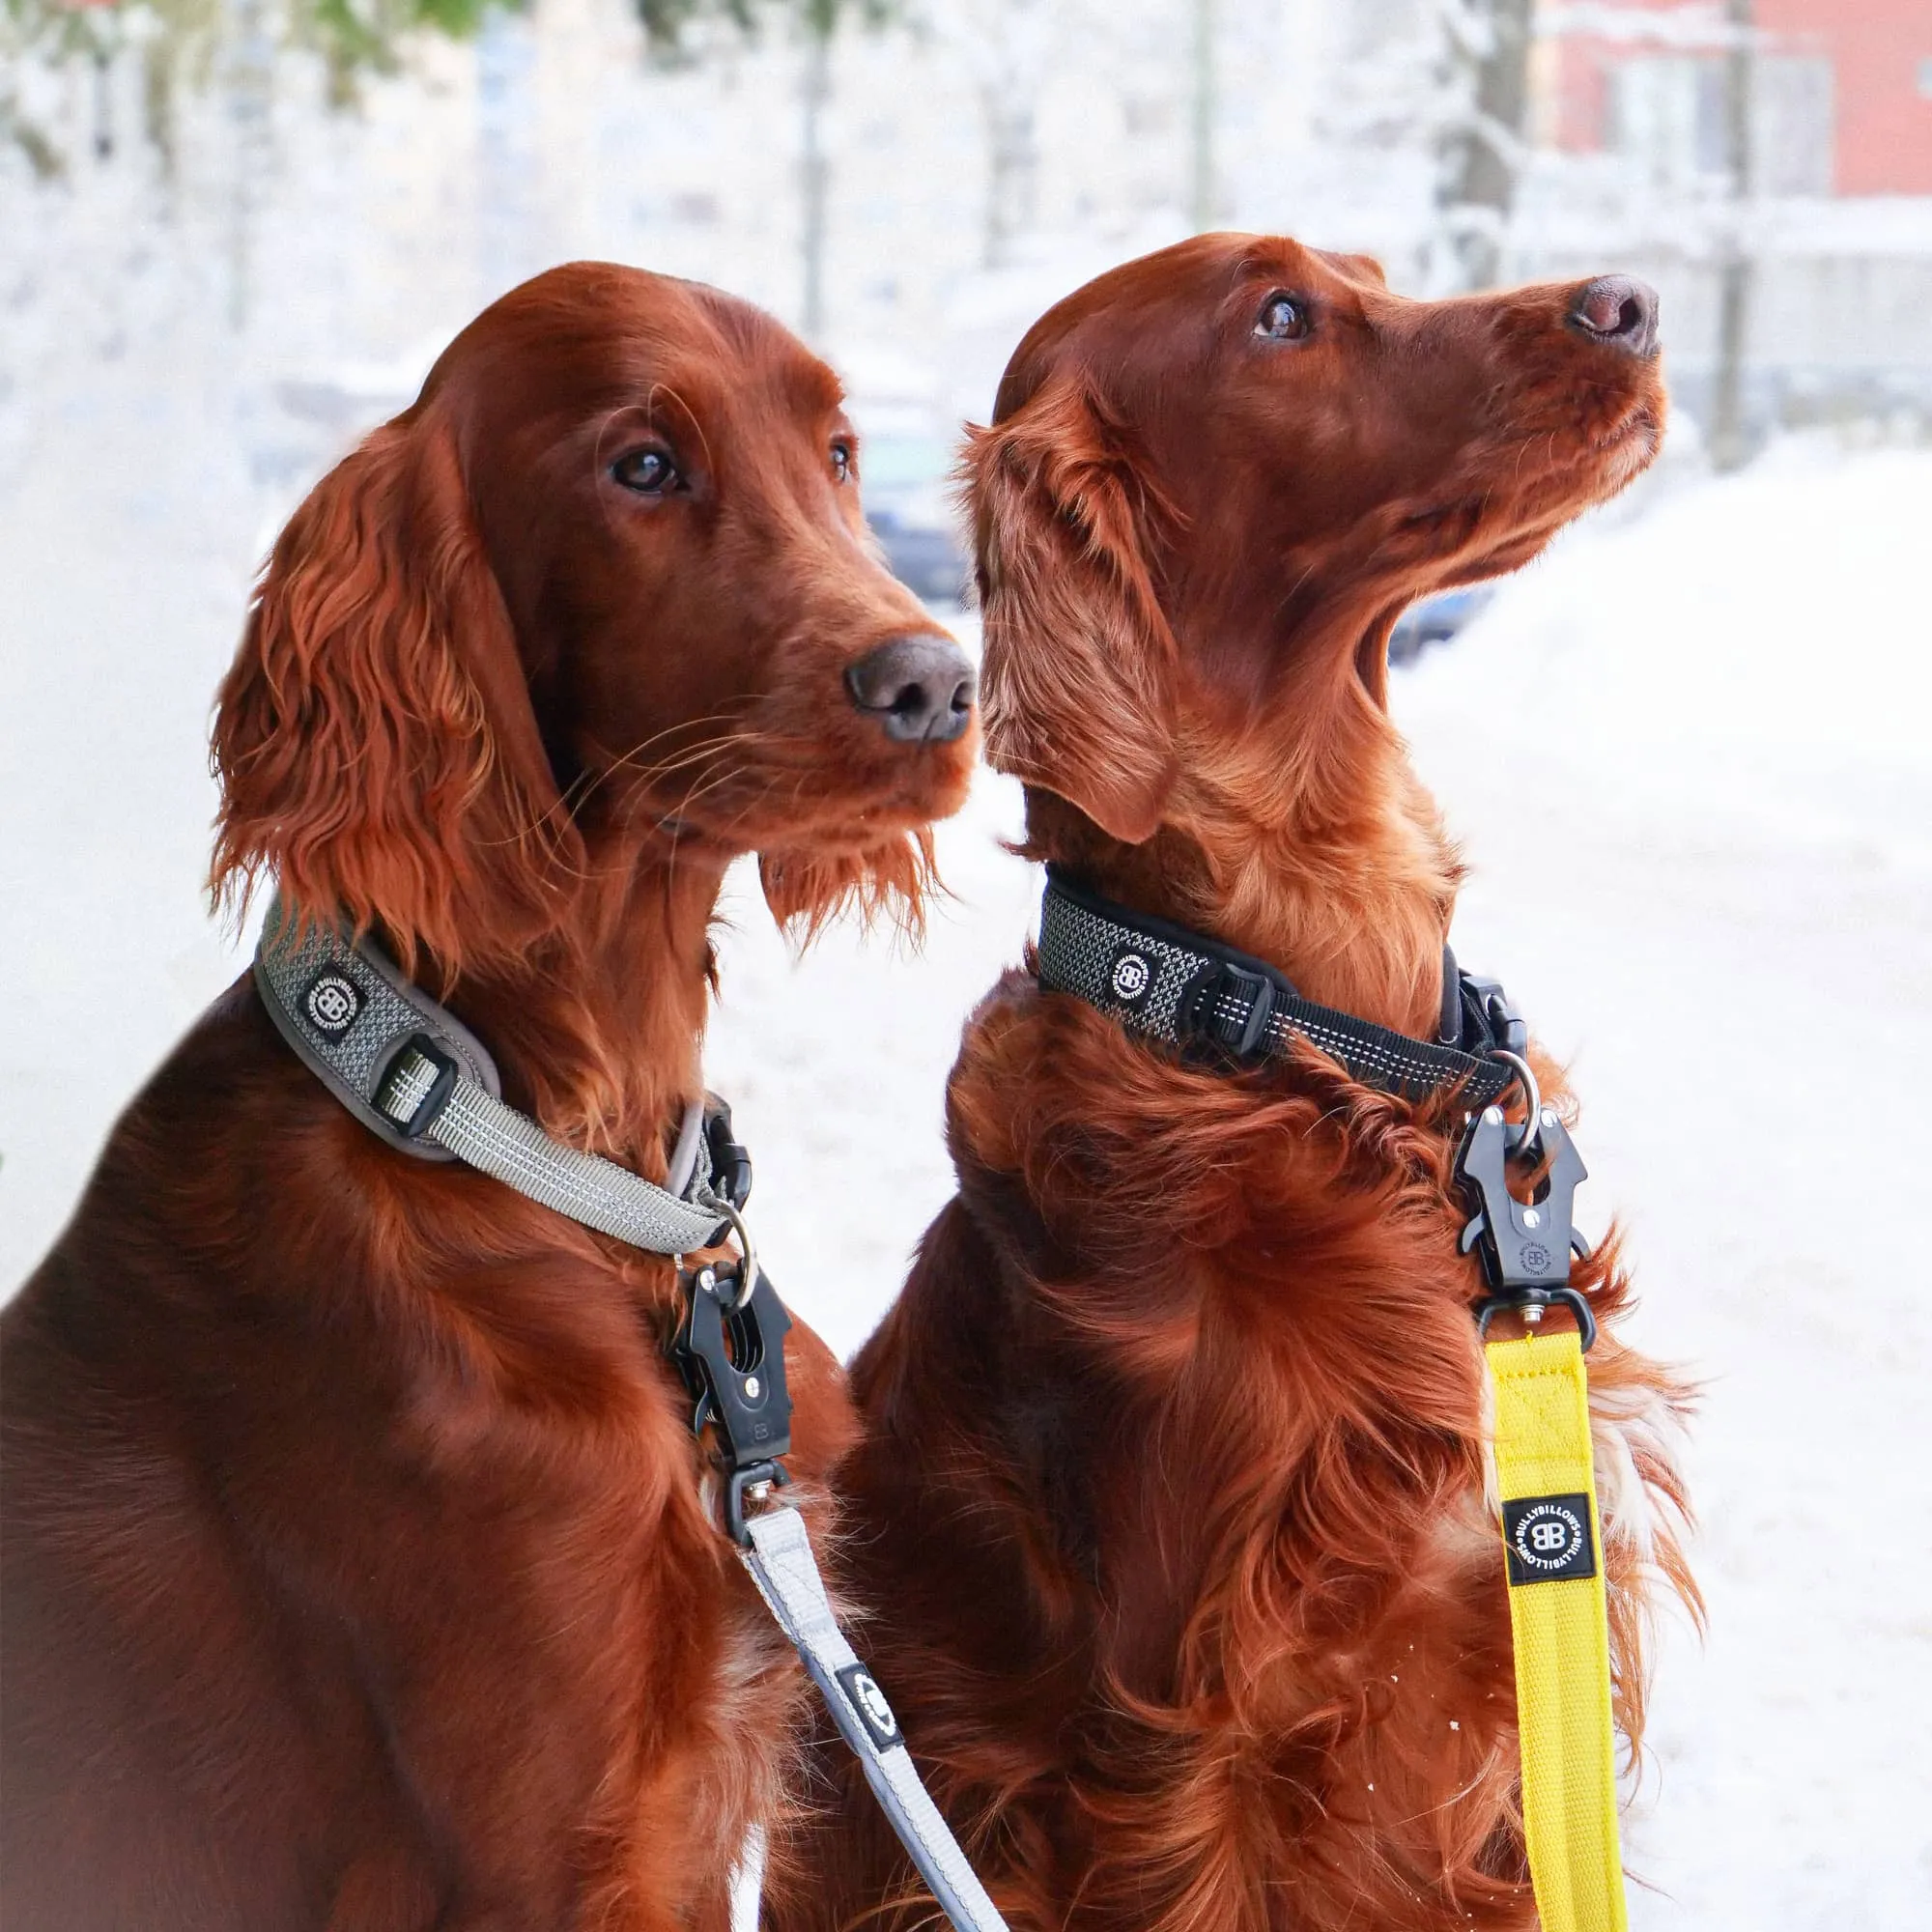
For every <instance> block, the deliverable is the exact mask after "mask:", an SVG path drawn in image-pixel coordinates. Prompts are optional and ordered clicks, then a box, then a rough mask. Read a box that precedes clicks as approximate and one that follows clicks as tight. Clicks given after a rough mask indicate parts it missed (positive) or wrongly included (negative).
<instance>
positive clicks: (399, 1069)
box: [376, 1033, 461, 1141]
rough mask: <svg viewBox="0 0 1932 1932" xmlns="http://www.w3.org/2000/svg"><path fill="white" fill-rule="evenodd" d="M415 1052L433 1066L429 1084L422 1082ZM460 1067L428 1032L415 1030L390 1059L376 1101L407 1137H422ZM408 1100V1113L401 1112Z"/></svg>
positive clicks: (455, 1078) (449, 1092)
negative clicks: (412, 1062)
mask: <svg viewBox="0 0 1932 1932" xmlns="http://www.w3.org/2000/svg"><path fill="white" fill-rule="evenodd" d="M412 1054H414V1055H416V1056H418V1057H419V1058H420V1059H422V1060H425V1061H427V1062H428V1063H429V1065H430V1066H431V1068H432V1069H433V1077H432V1078H431V1079H430V1081H429V1083H428V1084H427V1085H426V1086H424V1085H422V1084H421V1080H422V1073H421V1068H420V1067H417V1066H414V1065H411V1062H410V1056H411V1055H412ZM460 1071H461V1068H459V1067H458V1065H457V1064H456V1062H455V1061H454V1060H452V1059H451V1058H450V1057H449V1055H448V1054H446V1053H445V1052H443V1050H442V1048H441V1047H440V1046H438V1045H437V1043H436V1042H435V1040H433V1039H431V1038H430V1037H429V1035H428V1034H426V1033H418V1034H412V1035H411V1036H410V1037H409V1039H408V1040H407V1041H406V1042H405V1044H404V1046H403V1049H402V1051H401V1052H400V1053H398V1054H397V1055H396V1057H395V1059H394V1060H392V1061H391V1062H390V1063H389V1070H388V1072H387V1073H386V1074H385V1075H384V1080H383V1087H382V1092H381V1094H380V1097H379V1098H378V1099H377V1102H376V1107H377V1111H378V1112H379V1113H381V1114H383V1115H384V1116H385V1117H386V1118H387V1119H389V1120H390V1121H393V1122H395V1127H396V1131H397V1133H399V1134H400V1135H402V1137H403V1139H404V1140H406V1141H415V1140H420V1139H421V1138H422V1137H423V1135H424V1134H426V1133H427V1132H428V1131H429V1129H430V1128H431V1127H432V1126H433V1125H434V1124H435V1123H436V1118H437V1116H438V1115H439V1114H440V1113H441V1112H442V1110H443V1108H444V1106H445V1105H446V1104H447V1103H448V1100H449V1096H450V1094H452V1093H453V1092H454V1091H455V1089H456V1081H457V1075H458V1074H459V1072H460ZM406 1103H407V1104H408V1105H409V1109H410V1111H409V1113H408V1114H407V1116H405V1115H404V1114H402V1113H400V1112H398V1109H399V1108H400V1107H401V1106H403V1105H404V1104H406Z"/></svg>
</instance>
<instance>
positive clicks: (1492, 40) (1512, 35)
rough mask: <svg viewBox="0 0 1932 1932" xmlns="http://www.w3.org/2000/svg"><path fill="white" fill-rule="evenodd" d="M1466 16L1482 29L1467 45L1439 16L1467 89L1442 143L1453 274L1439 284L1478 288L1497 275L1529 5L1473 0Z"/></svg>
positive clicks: (1441, 190)
mask: <svg viewBox="0 0 1932 1932" xmlns="http://www.w3.org/2000/svg"><path fill="white" fill-rule="evenodd" d="M1470 11H1471V12H1472V13H1473V14H1474V17H1475V20H1476V21H1477V23H1478V25H1479V26H1480V27H1481V28H1482V30H1483V39H1482V42H1481V43H1478V44H1475V45H1473V46H1472V45H1469V44H1466V43H1463V42H1462V41H1461V39H1460V38H1459V33H1460V30H1459V29H1458V28H1457V27H1455V26H1454V25H1452V24H1451V22H1450V18H1449V16H1448V15H1446V14H1445V15H1444V31H1445V34H1446V35H1447V36H1448V38H1449V41H1450V49H1449V55H1450V60H1451V63H1452V65H1456V64H1460V65H1463V66H1464V67H1465V68H1467V69H1469V70H1472V77H1473V82H1474V85H1473V87H1472V88H1471V90H1470V96H1471V99H1470V113H1469V114H1468V116H1467V117H1466V119H1465V120H1464V122H1463V125H1461V126H1458V127H1456V128H1452V129H1450V131H1449V133H1448V134H1447V136H1446V138H1445V139H1444V142H1443V148H1442V155H1441V173H1440V175H1439V177H1438V183H1437V187H1436V196H1435V199H1436V206H1437V207H1438V208H1440V209H1441V210H1442V211H1443V213H1444V214H1445V216H1446V217H1447V220H1446V227H1447V231H1448V232H1447V236H1446V238H1445V239H1446V241H1447V244H1448V252H1449V255H1450V257H1451V263H1450V265H1449V266H1450V268H1451V270H1452V272H1451V273H1450V274H1449V275H1448V276H1447V277H1445V279H1448V280H1452V281H1454V282H1455V283H1456V284H1457V285H1459V286H1460V287H1462V288H1465V289H1485V288H1492V287H1494V285H1495V283H1496V282H1497V280H1498V279H1499V278H1500V277H1501V274H1502V261H1503V235H1504V232H1505V230H1506V228H1507V226H1508V223H1509V216H1510V210H1511V208H1512V207H1513V206H1514V205H1515V202H1516V178H1517V167H1518V161H1517V149H1518V147H1519V145H1520V143H1521V141H1522V139H1523V135H1524V132H1525V123H1526V120H1527V110H1528V105H1529V46H1530V38H1531V33H1532V24H1531V16H1532V14H1534V12H1535V0H1480V4H1479V5H1478V6H1476V7H1475V8H1473V9H1472V10H1470Z"/></svg>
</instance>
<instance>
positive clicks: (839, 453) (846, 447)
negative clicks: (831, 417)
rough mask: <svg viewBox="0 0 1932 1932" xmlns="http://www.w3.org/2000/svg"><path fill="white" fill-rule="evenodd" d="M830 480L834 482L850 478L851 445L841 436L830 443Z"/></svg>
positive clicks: (847, 480) (846, 480) (849, 479)
mask: <svg viewBox="0 0 1932 1932" xmlns="http://www.w3.org/2000/svg"><path fill="white" fill-rule="evenodd" d="M832 480H833V482H835V483H849V482H851V480H852V445H851V444H850V443H849V442H847V441H846V440H844V439H843V438H842V437H841V438H840V439H839V440H838V441H837V442H835V443H834V444H833V445H832Z"/></svg>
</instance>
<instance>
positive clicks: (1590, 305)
mask: <svg viewBox="0 0 1932 1932" xmlns="http://www.w3.org/2000/svg"><path fill="white" fill-rule="evenodd" d="M1570 324H1571V327H1574V328H1577V329H1579V330H1581V332H1582V333H1583V334H1585V335H1587V336H1589V337H1590V338H1591V339H1592V340H1593V341H1596V342H1601V343H1603V344H1604V345H1605V348H1609V349H1621V350H1622V351H1623V352H1624V354H1625V355H1655V354H1656V351H1657V291H1656V290H1655V289H1654V288H1652V287H1651V285H1650V284H1649V283H1648V282H1640V281H1638V280H1637V279H1636V277H1635V276H1634V275H1599V276H1598V277H1597V279H1596V280H1595V281H1594V282H1585V283H1584V284H1583V286H1582V287H1581V288H1580V289H1578V290H1577V298H1576V300H1575V301H1573V302H1572V303H1571V304H1570Z"/></svg>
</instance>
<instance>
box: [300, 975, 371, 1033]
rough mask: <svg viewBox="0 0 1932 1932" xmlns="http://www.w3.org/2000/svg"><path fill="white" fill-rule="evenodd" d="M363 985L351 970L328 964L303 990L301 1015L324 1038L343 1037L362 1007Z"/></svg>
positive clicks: (353, 1023)
mask: <svg viewBox="0 0 1932 1932" xmlns="http://www.w3.org/2000/svg"><path fill="white" fill-rule="evenodd" d="M362 1005H363V1001H362V989H361V988H360V987H359V986H357V985H356V983H355V980H352V979H351V978H350V977H349V976H348V974H346V973H344V972H342V971H340V970H339V969H338V968H336V967H334V966H325V967H324V968H323V969H322V971H321V972H320V973H318V974H317V975H316V976H315V978H314V979H313V980H310V981H309V982H308V990H307V991H306V992H304V993H303V994H302V1000H301V1007H302V1016H303V1018H305V1019H306V1020H307V1021H308V1023H309V1025H310V1026H312V1027H313V1028H314V1029H315V1030H316V1032H317V1033H319V1034H320V1035H321V1036H322V1037H323V1038H324V1039H326V1040H328V1041H330V1042H333V1041H335V1040H338V1039H340V1038H341V1037H343V1035H344V1034H346V1033H347V1032H348V1031H349V1029H350V1028H351V1027H353V1026H354V1025H355V1022H356V1019H357V1018H358V1017H359V1016H360V1014H361V1011H362Z"/></svg>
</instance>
